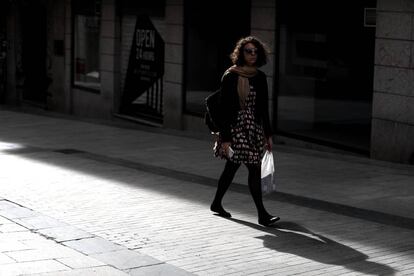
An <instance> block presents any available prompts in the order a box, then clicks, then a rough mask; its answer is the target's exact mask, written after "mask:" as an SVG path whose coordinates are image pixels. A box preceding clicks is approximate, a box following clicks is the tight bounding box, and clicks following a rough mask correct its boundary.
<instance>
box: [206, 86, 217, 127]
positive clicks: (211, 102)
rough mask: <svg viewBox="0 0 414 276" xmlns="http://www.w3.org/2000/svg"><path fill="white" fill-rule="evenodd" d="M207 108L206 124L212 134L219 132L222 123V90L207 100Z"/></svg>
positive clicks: (212, 94)
mask: <svg viewBox="0 0 414 276" xmlns="http://www.w3.org/2000/svg"><path fill="white" fill-rule="evenodd" d="M205 106H206V111H205V113H204V123H205V124H206V125H207V127H208V129H209V130H210V131H211V132H214V133H216V132H219V131H220V127H219V126H220V122H221V107H220V89H218V90H216V91H214V92H213V93H211V94H210V95H208V96H207V97H206V98H205Z"/></svg>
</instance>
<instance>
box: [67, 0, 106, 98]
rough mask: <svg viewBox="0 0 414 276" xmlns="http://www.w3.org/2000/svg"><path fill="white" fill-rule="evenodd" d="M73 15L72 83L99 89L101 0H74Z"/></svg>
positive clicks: (94, 89) (95, 89) (77, 85)
mask: <svg viewBox="0 0 414 276" xmlns="http://www.w3.org/2000/svg"><path fill="white" fill-rule="evenodd" d="M73 15H74V20H73V24H74V27H73V33H74V46H73V51H74V54H73V85H74V86H76V87H82V88H86V89H90V90H93V91H99V90H100V87H101V82H100V61H99V52H100V51H99V36H100V29H101V1H100V0H88V1H85V0H83V1H80V0H78V1H74V2H73Z"/></svg>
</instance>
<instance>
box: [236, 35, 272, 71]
mask: <svg viewBox="0 0 414 276" xmlns="http://www.w3.org/2000/svg"><path fill="white" fill-rule="evenodd" d="M247 43H252V44H253V45H254V46H255V47H256V48H257V60H256V66H257V67H260V66H263V65H265V64H266V63H267V55H268V53H269V50H268V48H267V46H266V44H264V43H263V42H262V41H260V40H259V39H258V38H257V37H254V36H247V37H243V38H241V39H239V41H237V43H236V46H235V47H234V49H233V52H232V53H231V54H230V59H231V61H232V62H233V64H235V65H237V66H243V65H244V64H245V60H244V57H243V49H244V46H245V45H246V44H247Z"/></svg>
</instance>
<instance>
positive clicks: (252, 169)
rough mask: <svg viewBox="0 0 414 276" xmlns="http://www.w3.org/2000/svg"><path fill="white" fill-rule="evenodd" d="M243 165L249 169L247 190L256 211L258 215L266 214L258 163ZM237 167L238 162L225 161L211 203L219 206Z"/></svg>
mask: <svg viewBox="0 0 414 276" xmlns="http://www.w3.org/2000/svg"><path fill="white" fill-rule="evenodd" d="M245 165H246V167H247V169H248V171H249V177H248V183H249V190H250V194H251V195H252V197H253V200H254V204H255V205H256V208H257V213H258V214H259V217H261V216H267V215H268V213H267V211H266V209H265V207H264V205H263V199H262V188H261V185H260V173H261V167H260V164H245ZM239 168H240V164H237V163H234V162H231V161H227V162H226V165H225V167H224V170H223V172H222V174H221V176H220V179H219V181H218V186H217V191H216V196H215V197H214V201H213V204H216V205H220V206H221V201H222V199H223V197H224V194H225V193H226V191H227V189H228V188H229V186H230V184H231V182H232V181H233V178H234V175H235V174H236V172H237V170H238V169H239Z"/></svg>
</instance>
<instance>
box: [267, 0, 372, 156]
mask: <svg viewBox="0 0 414 276" xmlns="http://www.w3.org/2000/svg"><path fill="white" fill-rule="evenodd" d="M375 2H376V1H375V0H363V1H352V2H346V1H345V2H344V1H343V2H340V3H337V2H332V1H330V2H329V1H316V2H315V1H307V2H306V1H301V0H280V1H278V6H277V11H278V13H279V14H278V15H277V16H276V17H277V20H278V23H277V26H278V28H279V30H278V35H279V37H278V39H277V41H278V43H279V45H278V55H279V56H278V59H277V63H278V76H277V82H276V88H277V94H278V97H277V101H276V116H277V117H276V119H277V120H275V121H276V123H277V131H278V133H279V134H283V135H285V136H289V137H292V138H297V139H303V140H308V141H311V142H315V143H320V144H324V145H327V146H332V147H337V148H341V149H345V150H350V151H355V152H358V153H363V154H367V152H368V149H369V143H370V137H371V135H370V129H371V110H372V95H373V86H372V83H373V70H374V45H375V28H373V26H375V13H374V12H373V11H375V9H374V8H370V7H375ZM298 7H301V8H300V9H298ZM326 10H328V11H335V12H326ZM364 19H365V20H364ZM367 26H369V27H370V28H367Z"/></svg>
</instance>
